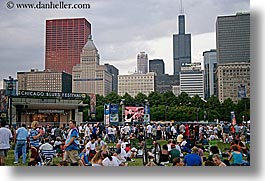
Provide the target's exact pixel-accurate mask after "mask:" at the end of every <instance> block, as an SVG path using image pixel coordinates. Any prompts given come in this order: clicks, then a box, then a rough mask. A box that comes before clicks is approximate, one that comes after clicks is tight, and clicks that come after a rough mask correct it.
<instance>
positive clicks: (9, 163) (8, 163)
mask: <svg viewBox="0 0 265 181" xmlns="http://www.w3.org/2000/svg"><path fill="white" fill-rule="evenodd" d="M157 142H158V143H159V144H160V145H161V147H162V145H164V144H167V141H165V140H158V141H157ZM217 145H218V147H219V148H220V149H221V151H224V150H225V148H229V144H227V143H222V142H218V143H217ZM110 146H114V145H113V144H110ZM208 155H209V152H205V153H204V156H205V157H206V158H207V157H208ZM28 160H29V155H27V161H28ZM60 160H62V158H61V157H59V158H56V157H55V158H54V160H53V163H54V164H59V162H60ZM134 160H135V161H134V162H132V161H130V162H128V166H143V160H142V158H136V159H134ZM14 161H15V159H14V150H12V149H11V150H9V151H8V155H7V157H6V161H5V162H6V166H27V165H28V163H26V164H25V165H22V158H21V157H20V159H19V163H18V164H14V163H13V162H14ZM168 165H171V164H168Z"/></svg>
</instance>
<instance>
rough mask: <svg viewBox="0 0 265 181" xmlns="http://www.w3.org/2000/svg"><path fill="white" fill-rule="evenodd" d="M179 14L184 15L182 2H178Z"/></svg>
mask: <svg viewBox="0 0 265 181" xmlns="http://www.w3.org/2000/svg"><path fill="white" fill-rule="evenodd" d="M179 13H180V14H184V8H183V6H182V0H180V10H179Z"/></svg>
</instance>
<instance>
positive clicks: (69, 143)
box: [63, 120, 84, 166]
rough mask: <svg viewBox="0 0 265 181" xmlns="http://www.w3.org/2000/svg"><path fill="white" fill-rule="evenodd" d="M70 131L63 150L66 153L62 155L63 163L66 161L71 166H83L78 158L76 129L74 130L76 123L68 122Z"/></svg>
mask: <svg viewBox="0 0 265 181" xmlns="http://www.w3.org/2000/svg"><path fill="white" fill-rule="evenodd" d="M69 128H70V131H69V133H68V136H67V138H66V141H65V145H64V150H65V151H66V152H65V154H64V159H63V161H66V160H68V158H69V159H70V161H71V166H78V165H80V166H84V164H83V163H82V161H81V159H80V157H79V153H78V151H79V142H78V129H77V128H76V121H74V120H70V122H69Z"/></svg>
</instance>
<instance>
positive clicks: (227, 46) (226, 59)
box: [216, 13, 250, 64]
mask: <svg viewBox="0 0 265 181" xmlns="http://www.w3.org/2000/svg"><path fill="white" fill-rule="evenodd" d="M216 48H217V63H218V64H225V63H236V62H250V13H237V14H236V15H230V16H218V17H217V22H216Z"/></svg>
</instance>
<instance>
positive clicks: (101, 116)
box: [96, 105, 104, 122]
mask: <svg viewBox="0 0 265 181" xmlns="http://www.w3.org/2000/svg"><path fill="white" fill-rule="evenodd" d="M96 120H97V121H98V122H103V121H104V105H98V106H97V109H96Z"/></svg>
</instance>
